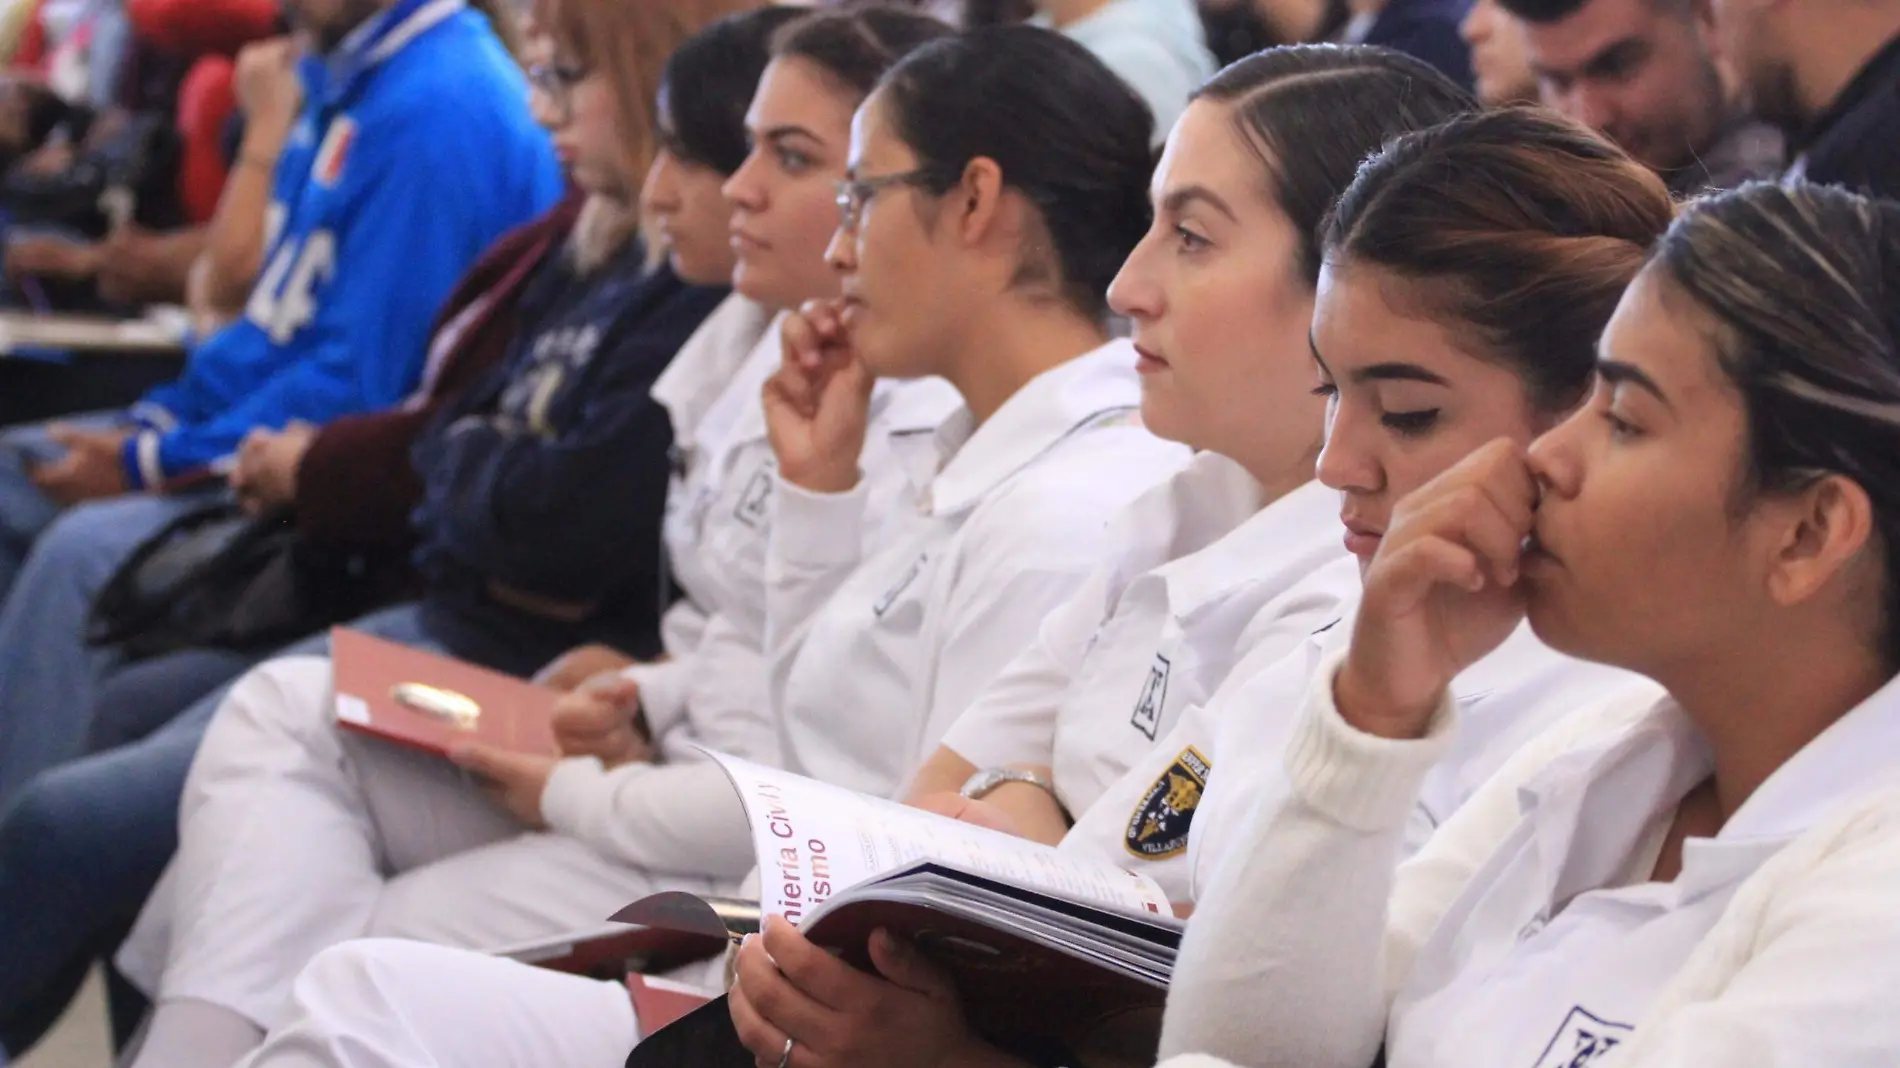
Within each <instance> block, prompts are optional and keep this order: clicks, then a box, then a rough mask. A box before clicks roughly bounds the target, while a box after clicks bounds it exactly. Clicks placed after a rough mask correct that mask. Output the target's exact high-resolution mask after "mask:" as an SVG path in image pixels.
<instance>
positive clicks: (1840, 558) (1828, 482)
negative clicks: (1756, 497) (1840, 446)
mask: <svg viewBox="0 0 1900 1068" xmlns="http://www.w3.org/2000/svg"><path fill="white" fill-rule="evenodd" d="M1763 506H1764V507H1765V508H1766V509H1767V510H1768V511H1769V512H1770V513H1772V515H1771V516H1769V517H1766V518H1767V519H1768V521H1769V522H1772V523H1775V524H1777V525H1778V526H1779V527H1780V528H1781V529H1780V532H1779V535H1778V537H1779V544H1778V545H1777V547H1776V550H1775V555H1774V558H1773V559H1772V560H1771V561H1770V567H1769V572H1768V595H1769V596H1770V597H1772V598H1773V599H1774V600H1775V603H1777V604H1779V605H1782V606H1784V607H1792V606H1793V605H1796V604H1799V603H1801V602H1803V601H1806V600H1808V599H1809V598H1811V597H1813V596H1814V595H1815V594H1816V593H1818V592H1819V591H1821V590H1822V589H1823V588H1825V587H1826V586H1827V585H1828V583H1830V582H1832V581H1833V580H1834V579H1835V578H1836V577H1837V576H1838V575H1840V574H1841V572H1842V571H1843V570H1845V569H1847V568H1848V567H1849V566H1850V565H1851V564H1852V563H1853V562H1854V560H1855V559H1856V558H1857V557H1859V555H1860V552H1861V550H1862V549H1865V548H1866V547H1867V546H1868V545H1869V544H1870V543H1871V542H1873V541H1874V533H1875V531H1874V508H1873V502H1871V501H1870V500H1868V498H1867V491H1866V490H1864V489H1862V488H1861V487H1860V484H1859V483H1857V482H1855V481H1854V480H1853V479H1850V478H1845V477H1842V476H1840V475H1827V476H1824V477H1823V478H1821V479H1820V480H1819V481H1817V482H1815V483H1814V484H1813V485H1811V486H1809V487H1808V488H1807V489H1805V490H1802V491H1801V492H1800V493H1796V494H1790V495H1788V496H1787V497H1785V498H1783V499H1782V500H1778V501H1764V502H1763Z"/></svg>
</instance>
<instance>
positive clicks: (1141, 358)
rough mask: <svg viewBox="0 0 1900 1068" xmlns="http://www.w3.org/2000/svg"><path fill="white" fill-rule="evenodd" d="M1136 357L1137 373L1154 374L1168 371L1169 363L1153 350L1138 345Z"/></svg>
mask: <svg viewBox="0 0 1900 1068" xmlns="http://www.w3.org/2000/svg"><path fill="white" fill-rule="evenodd" d="M1135 355H1136V356H1137V357H1138V359H1137V360H1136V361H1135V370H1137V371H1141V372H1143V373H1145V374H1153V373H1155V372H1157V371H1165V370H1167V369H1168V361H1167V360H1164V359H1162V358H1161V356H1160V355H1159V354H1158V353H1156V352H1155V351H1154V350H1153V349H1146V348H1143V347H1141V346H1140V345H1136V346H1135Z"/></svg>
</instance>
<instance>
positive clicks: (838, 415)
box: [764, 300, 874, 493]
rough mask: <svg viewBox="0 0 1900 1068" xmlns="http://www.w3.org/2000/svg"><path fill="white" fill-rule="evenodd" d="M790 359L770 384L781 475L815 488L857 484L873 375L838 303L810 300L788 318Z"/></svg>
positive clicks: (771, 425) (768, 416)
mask: <svg viewBox="0 0 1900 1068" xmlns="http://www.w3.org/2000/svg"><path fill="white" fill-rule="evenodd" d="M779 342H780V348H781V351H782V353H783V360H782V362H781V363H780V365H779V369H778V372H777V373H776V374H774V375H773V376H772V377H771V378H769V379H767V380H766V383H765V395H764V402H765V425H766V430H767V432H768V434H769V436H770V438H771V442H772V452H773V453H774V454H775V455H776V456H777V457H778V469H779V475H780V476H781V477H783V478H784V479H785V480H786V481H787V482H790V483H791V484H793V485H795V486H798V487H799V488H801V489H805V490H810V491H811V492H813V493H844V492H847V491H849V490H850V489H851V488H852V487H854V486H856V485H857V484H858V455H859V453H861V452H863V451H864V434H865V424H866V423H867V421H868V420H869V418H870V410H871V386H872V385H873V381H874V380H873V378H872V376H871V372H870V370H869V369H868V368H866V367H865V366H864V363H863V362H862V361H861V360H859V359H858V355H857V351H856V350H855V349H853V348H852V347H851V337H850V335H849V333H848V332H847V331H846V330H845V327H844V320H843V318H842V317H841V316H840V315H839V310H838V304H837V302H836V301H819V300H814V301H808V302H806V304H805V306H804V307H803V308H800V309H799V310H798V311H796V312H793V313H791V314H790V315H787V316H786V317H785V323H784V326H783V327H782V328H781V329H780V333H779Z"/></svg>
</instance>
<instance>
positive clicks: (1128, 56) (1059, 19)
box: [1031, 0, 1214, 145]
mask: <svg viewBox="0 0 1900 1068" xmlns="http://www.w3.org/2000/svg"><path fill="white" fill-rule="evenodd" d="M1031 21H1032V22H1033V23H1034V24H1036V25H1039V26H1047V27H1049V28H1050V29H1053V30H1056V31H1058V32H1060V33H1063V34H1065V35H1067V36H1068V37H1070V38H1072V39H1073V40H1075V41H1077V42H1078V43H1080V44H1081V45H1082V46H1083V47H1085V48H1087V49H1088V50H1089V51H1091V52H1093V53H1095V56H1096V58H1098V59H1100V60H1101V61H1102V62H1103V63H1104V64H1106V65H1107V66H1108V69H1109V70H1112V71H1114V72H1115V74H1116V76H1118V77H1119V78H1121V80H1122V81H1124V82H1127V83H1128V84H1129V85H1130V86H1131V87H1133V89H1134V90H1135V92H1136V94H1137V95H1139V96H1140V97H1141V99H1142V102H1143V103H1145V104H1147V105H1148V111H1149V112H1150V113H1151V114H1152V115H1153V116H1154V121H1155V132H1154V137H1155V143H1156V144H1157V145H1159V144H1160V143H1161V139H1162V138H1164V137H1166V136H1167V135H1168V130H1170V129H1171V128H1173V126H1174V120H1176V119H1178V118H1180V117H1181V112H1182V110H1183V109H1185V108H1186V107H1187V103H1188V97H1189V95H1191V94H1192V93H1193V92H1194V90H1195V88H1196V87H1198V86H1199V85H1200V84H1201V83H1202V82H1204V81H1206V80H1207V79H1208V78H1209V77H1210V76H1212V75H1213V73H1214V54H1213V53H1212V52H1209V51H1208V50H1207V37H1206V34H1205V32H1204V31H1203V30H1202V28H1201V18H1200V14H1199V13H1198V12H1197V11H1196V10H1195V7H1194V3H1193V0H1040V2H1038V3H1037V4H1036V16H1035V18H1034V19H1032V20H1031Z"/></svg>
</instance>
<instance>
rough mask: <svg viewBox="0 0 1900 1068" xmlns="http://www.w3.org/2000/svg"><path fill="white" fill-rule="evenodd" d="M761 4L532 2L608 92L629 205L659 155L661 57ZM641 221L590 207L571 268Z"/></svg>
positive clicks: (614, 244) (593, 260)
mask: <svg viewBox="0 0 1900 1068" xmlns="http://www.w3.org/2000/svg"><path fill="white" fill-rule="evenodd" d="M760 6H762V0H534V21H535V23H536V25H538V26H539V27H540V28H541V29H542V30H543V31H544V32H546V33H547V34H548V35H549V36H550V37H551V38H552V39H553V40H554V41H555V42H556V44H557V47H559V48H560V49H561V51H563V52H565V53H566V54H568V55H569V56H572V57H573V59H574V61H575V62H577V63H579V64H580V65H581V66H582V67H583V68H586V69H588V70H597V71H599V72H600V73H601V74H602V75H603V76H604V77H605V78H606V79H607V84H608V86H609V87H610V88H611V90H612V91H613V95H614V101H615V104H616V107H615V109H614V125H615V128H616V132H617V133H618V135H619V142H620V165H621V167H622V173H623V174H625V176H626V180H627V183H628V186H629V189H630V191H631V192H632V193H633V197H632V202H633V204H636V205H637V204H639V203H640V198H639V187H640V183H641V182H643V181H644V180H645V179H646V173H647V171H648V170H649V169H650V168H651V167H652V166H653V157H654V156H655V155H657V154H658V152H659V145H660V135H659V113H658V111H657V108H656V103H655V102H656V99H657V97H658V96H659V92H660V74H661V71H662V69H663V68H664V67H665V66H666V58H667V57H668V56H670V55H672V54H673V50H674V49H675V48H678V47H679V46H680V45H681V44H683V43H685V41H686V39H687V38H688V37H691V36H692V35H693V34H695V33H698V32H699V31H700V29H702V28H703V27H705V26H707V25H709V24H711V23H712V22H715V21H717V20H718V19H720V18H723V17H725V16H726V15H729V14H733V13H736V12H739V11H749V10H751V9H753V8H756V7H760ZM593 199H594V200H595V201H599V200H600V199H601V198H599V197H595V198H593ZM639 222H640V211H639V210H638V209H637V208H634V207H626V208H621V207H619V206H615V205H604V204H599V203H594V204H590V205H589V206H588V209H587V210H586V211H585V212H583V215H582V218H581V220H580V222H579V224H577V225H576V227H575V230H574V251H575V262H576V264H577V266H579V267H580V268H581V269H582V270H583V271H586V270H590V269H591V267H597V266H599V265H600V264H601V263H604V262H605V261H606V260H607V259H608V258H609V257H611V256H612V255H613V253H614V252H615V251H616V250H617V249H619V248H620V246H621V245H623V244H625V243H626V241H627V240H628V239H629V238H631V237H632V236H633V234H634V233H635V231H636V230H638V229H639ZM658 258H659V257H658V256H657V255H656V256H655V257H654V259H655V261H656V262H657V260H658ZM590 265H591V267H590Z"/></svg>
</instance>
